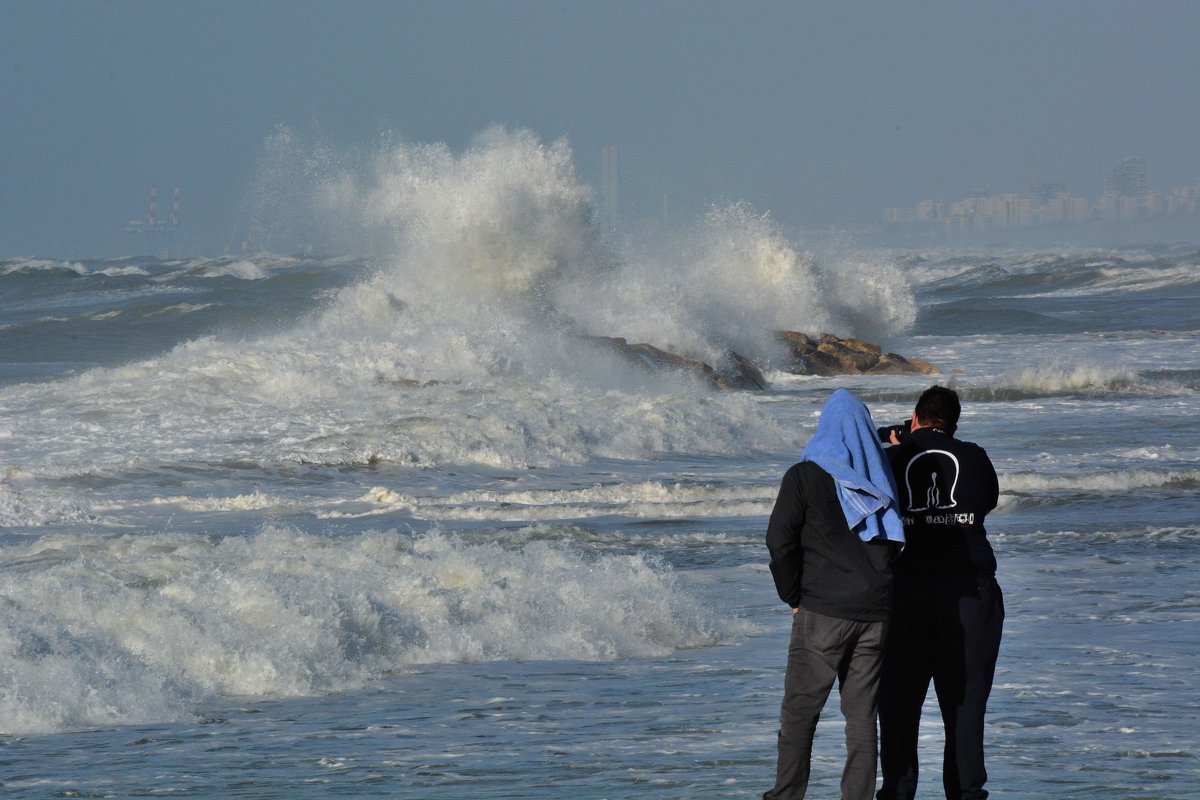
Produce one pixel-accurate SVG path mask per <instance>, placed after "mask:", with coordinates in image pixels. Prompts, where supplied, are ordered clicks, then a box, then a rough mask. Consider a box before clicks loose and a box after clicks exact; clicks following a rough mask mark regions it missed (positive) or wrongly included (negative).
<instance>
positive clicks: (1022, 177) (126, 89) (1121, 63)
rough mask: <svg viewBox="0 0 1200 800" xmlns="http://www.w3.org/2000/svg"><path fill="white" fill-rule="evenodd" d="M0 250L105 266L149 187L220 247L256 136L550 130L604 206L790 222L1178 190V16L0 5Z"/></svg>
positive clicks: (363, 137)
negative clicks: (1107, 190) (1125, 175)
mask: <svg viewBox="0 0 1200 800" xmlns="http://www.w3.org/2000/svg"><path fill="white" fill-rule="evenodd" d="M0 60H2V61H0V186H2V187H3V191H2V193H0V258H4V257H10V256H17V255H26V256H48V257H76V256H87V255H121V254H127V253H129V252H131V251H132V250H134V249H135V248H136V245H135V244H134V243H133V240H132V237H131V235H130V234H128V233H125V232H124V228H125V225H126V224H127V223H128V221H129V220H130V219H134V218H138V217H143V216H145V214H146V210H147V203H148V194H149V186H150V184H151V183H157V185H158V187H159V216H160V218H161V217H164V216H167V215H168V214H169V208H170V193H171V190H172V188H173V186H174V184H175V183H176V182H179V183H180V184H181V186H182V193H183V225H182V227H183V229H184V230H185V231H186V238H187V240H188V241H190V242H193V243H194V244H195V246H196V247H197V248H198V249H200V250H202V251H205V252H208V253H214V252H220V250H221V249H222V247H223V246H224V242H225V240H226V238H227V237H228V235H229V233H230V231H231V229H232V228H233V226H234V225H236V224H237V223H238V217H239V214H240V209H241V207H242V205H243V200H244V198H245V196H246V195H247V192H248V190H249V186H250V184H251V182H252V180H253V176H254V173H255V169H256V167H257V165H258V164H259V162H260V160H261V158H262V154H263V148H264V140H265V139H266V137H268V136H269V135H270V134H271V133H272V131H273V130H274V129H275V128H276V126H278V125H286V126H288V127H290V128H292V129H293V130H295V131H296V132H297V134H298V135H300V136H301V137H302V138H304V139H305V140H306V141H311V142H314V143H315V142H320V143H321V144H324V145H330V146H333V147H336V148H346V149H352V148H356V147H359V148H361V147H366V146H370V145H371V143H373V142H375V141H377V140H378V139H379V136H380V135H381V134H382V133H384V132H388V131H390V132H392V133H393V134H395V135H396V136H398V137H400V138H402V139H405V140H410V141H414V142H446V143H448V144H449V145H450V146H452V147H454V148H456V149H457V148H461V147H463V146H464V145H465V144H466V143H467V142H469V141H470V139H471V137H472V136H473V135H474V134H476V133H478V132H479V131H481V130H483V129H484V128H486V127H487V126H489V125H491V124H501V125H505V126H509V127H512V128H527V129H529V130H531V131H533V132H534V133H535V134H536V135H537V136H538V137H540V138H541V139H542V140H543V141H545V142H551V141H553V140H556V139H559V138H561V137H566V138H567V140H568V141H569V142H570V145H571V147H572V149H573V151H574V154H575V161H576V164H577V166H578V169H579V171H580V173H581V174H582V175H583V176H584V177H585V178H586V179H587V180H588V181H589V182H591V183H592V184H593V185H595V186H597V187H599V183H600V174H601V155H600V151H601V148H602V147H603V146H604V145H606V144H615V145H618V146H619V148H620V157H621V171H622V184H621V199H622V211H623V212H624V213H625V215H626V216H628V217H631V218H637V217H640V216H642V217H644V216H652V215H659V214H661V209H662V205H663V198H664V197H666V198H667V199H668V201H669V204H670V209H671V216H672V218H673V219H677V220H685V219H688V218H691V217H694V216H696V215H697V214H699V213H701V212H702V211H703V209H704V208H705V207H706V206H707V205H708V204H712V203H726V202H730V201H745V202H747V203H749V204H750V205H751V206H752V207H753V208H755V209H757V210H760V211H764V212H767V211H769V212H770V213H771V214H772V215H773V216H774V217H776V218H777V219H778V220H780V222H782V223H783V224H786V225H796V226H802V227H803V226H809V225H824V224H829V223H838V222H853V221H872V220H876V219H878V218H879V215H880V213H881V211H882V209H883V208H884V207H886V206H893V205H913V204H915V203H916V202H918V201H920V200H922V199H925V198H937V199H942V200H955V199H958V198H961V197H963V196H964V195H966V194H967V193H969V192H971V191H972V190H975V189H983V188H989V187H990V188H991V189H992V190H994V191H1020V190H1021V189H1023V188H1024V186H1025V185H1026V184H1027V183H1028V181H1029V180H1030V177H1031V176H1033V177H1035V178H1036V179H1037V180H1038V181H1041V182H1050V181H1060V182H1064V183H1066V184H1067V188H1068V189H1069V190H1070V191H1072V192H1073V193H1075V194H1080V195H1084V196H1087V197H1095V196H1097V195H1099V194H1100V193H1101V192H1102V191H1103V188H1104V186H1103V183H1104V177H1105V174H1106V173H1107V172H1108V171H1109V170H1110V169H1111V168H1112V167H1113V165H1115V164H1116V163H1118V162H1119V161H1121V160H1123V159H1125V158H1130V157H1138V156H1140V157H1144V158H1145V159H1146V160H1147V167H1148V178H1149V183H1150V186H1151V188H1158V189H1166V188H1170V187H1174V186H1180V185H1184V184H1195V182H1196V180H1197V178H1200V2H1196V1H1195V0H1180V1H1178V2H1176V1H1173V0H1156V1H1155V2H1150V1H1144V2H1132V0H1130V1H1125V0H1122V1H1120V2H1117V1H1116V0H1033V1H1032V2H1030V1H1027V0H1000V1H997V2H963V1H962V0H955V2H930V1H929V0H903V1H901V2H897V1H896V0H877V1H874V2H846V0H836V1H834V0H830V1H829V2H803V1H796V2H786V3H785V2H746V1H745V0H740V1H739V2H652V1H651V0H637V1H636V2H620V1H614V0H604V1H603V2H581V1H580V0H569V1H568V0H560V1H559V2H549V1H545V2H543V1H541V0H538V1H536V2H535V1H534V0H505V1H504V2H501V1H500V0H496V1H495V2H447V1H445V0H439V1H438V2H364V1H360V2H354V1H353V0H341V1H340V2H332V1H330V2H315V1H314V0H288V1H287V2H282V1H278V2H277V1H275V0H270V1H268V0H237V1H236V2H233V1H228V2H227V1H224V0H169V1H166V2H162V1H160V0H145V1H144V2H143V1H141V0H137V1H135V0H109V1H108V2H81V1H80V0H70V2H64V1H63V0H32V1H26V0H0Z"/></svg>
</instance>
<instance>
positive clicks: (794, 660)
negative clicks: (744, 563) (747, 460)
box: [763, 389, 904, 800]
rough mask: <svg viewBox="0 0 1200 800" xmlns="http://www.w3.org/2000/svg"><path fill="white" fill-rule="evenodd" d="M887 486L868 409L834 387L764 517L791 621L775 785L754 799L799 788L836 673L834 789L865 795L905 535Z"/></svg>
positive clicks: (852, 798)
mask: <svg viewBox="0 0 1200 800" xmlns="http://www.w3.org/2000/svg"><path fill="white" fill-rule="evenodd" d="M897 496H898V495H897V489H896V483H895V479H894V477H893V473H892V469H891V466H890V464H889V463H888V458H887V455H886V454H885V453H884V451H883V447H882V445H881V444H880V441H879V433H878V430H877V428H876V427H875V425H874V423H873V422H872V420H871V414H870V412H869V411H868V410H867V407H866V406H865V405H863V403H862V401H861V400H859V399H858V398H857V397H855V396H854V395H853V394H852V393H851V392H849V391H847V390H846V389H838V390H837V391H835V392H833V394H832V395H830V397H829V398H828V399H827V400H826V402H825V405H824V407H823V408H822V410H821V417H820V419H819V420H818V422H817V429H816V432H815V433H814V434H813V437H812V439H811V440H810V441H809V443H808V445H807V446H806V447H805V448H804V451H803V453H802V454H801V458H800V462H799V463H797V464H795V465H793V466H792V467H791V468H790V469H788V470H787V472H786V473H785V474H784V476H783V481H782V483H781V485H780V487H779V496H778V498H777V499H776V501H775V506H774V508H773V510H772V511H771V518H770V522H769V523H768V525H767V535H766V543H767V549H768V550H769V551H770V555H771V575H772V577H773V578H774V580H775V588H776V590H777V591H778V593H779V598H780V599H781V600H783V602H785V603H787V604H788V606H789V607H790V608H791V610H792V630H791V641H790V644H789V646H788V660H787V671H786V673H785V676H784V696H783V703H782V706H781V709H780V715H779V739H778V749H779V752H778V761H777V764H776V773H775V785H774V787H773V788H772V789H771V790H770V791H768V792H766V793H765V794H764V795H763V798H764V800H800V798H803V797H804V795H805V793H806V792H807V790H808V782H809V775H810V762H811V757H812V745H813V736H814V734H815V733H816V727H817V721H818V719H819V718H820V716H821V709H822V708H824V706H825V701H826V700H827V699H828V697H829V694H830V691H831V690H832V688H833V683H834V681H835V680H836V681H837V682H838V692H839V694H840V696H841V710H842V715H843V716H844V717H845V720H846V762H845V767H844V769H843V771H842V778H841V795H842V798H843V800H870V798H872V797H873V796H874V793H875V771H876V764H877V760H878V737H877V734H876V718H877V713H878V709H879V685H880V673H881V667H882V663H883V652H884V641H885V638H886V635H887V624H888V618H889V615H890V613H891V608H892V568H891V565H892V561H893V559H894V558H895V557H896V555H897V554H898V553H899V551H900V549H901V548H902V547H903V545H904V525H903V522H902V520H901V518H900V515H899V513H898V510H897V509H898V505H897Z"/></svg>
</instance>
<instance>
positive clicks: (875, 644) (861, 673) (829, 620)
mask: <svg viewBox="0 0 1200 800" xmlns="http://www.w3.org/2000/svg"><path fill="white" fill-rule="evenodd" d="M886 628H887V623H884V622H857V621H854V620H848V619H838V618H836V617H826V616H822V615H821V614H815V613H813V612H811V611H806V610H804V609H803V608H801V609H800V610H799V611H798V612H797V613H796V614H795V615H794V617H793V619H792V639H791V644H790V645H789V646H788V664H787V674H786V675H785V676H784V682H783V706H782V708H781V710H780V712H779V760H778V763H777V765H776V771H775V787H774V788H773V789H771V791H769V792H767V793H766V794H764V795H763V799H764V800H800V799H801V798H802V797H804V794H805V792H807V791H808V779H809V768H810V761H811V759H812V743H813V734H814V733H815V732H816V729H817V720H818V719H819V718H820V716H821V709H822V708H823V707H824V706H825V701H826V700H827V699H828V698H829V692H830V690H831V689H832V688H833V681H834V679H835V678H836V679H837V681H838V692H839V694H840V695H841V705H842V716H843V717H845V719H846V766H845V768H844V769H843V771H842V798H843V800H870V798H871V796H872V794H873V793H874V791H875V766H876V763H877V760H878V739H877V736H876V731H875V720H876V715H877V712H878V710H879V700H878V698H879V671H880V668H881V666H882V662H883V642H884V636H885V634H886Z"/></svg>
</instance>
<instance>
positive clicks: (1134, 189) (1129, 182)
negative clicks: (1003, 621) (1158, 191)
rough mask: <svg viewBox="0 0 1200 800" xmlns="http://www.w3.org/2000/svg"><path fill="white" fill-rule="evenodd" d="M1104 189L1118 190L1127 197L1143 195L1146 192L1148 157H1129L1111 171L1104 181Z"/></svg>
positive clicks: (1117, 191) (1109, 190)
mask: <svg viewBox="0 0 1200 800" xmlns="http://www.w3.org/2000/svg"><path fill="white" fill-rule="evenodd" d="M1104 191H1106V192H1116V193H1117V194H1119V195H1123V196H1125V197H1141V196H1142V195H1144V194H1146V159H1144V158H1127V159H1125V160H1124V161H1122V162H1121V163H1120V164H1118V165H1117V166H1115V167H1113V171H1112V172H1110V173H1109V175H1108V178H1106V179H1105V181H1104Z"/></svg>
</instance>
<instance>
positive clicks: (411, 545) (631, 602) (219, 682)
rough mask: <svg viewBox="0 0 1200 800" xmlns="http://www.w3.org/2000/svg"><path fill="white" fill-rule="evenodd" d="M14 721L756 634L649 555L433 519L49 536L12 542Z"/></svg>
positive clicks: (120, 713) (67, 726) (8, 591)
mask: <svg viewBox="0 0 1200 800" xmlns="http://www.w3.org/2000/svg"><path fill="white" fill-rule="evenodd" d="M0 567H3V569H0V581H2V582H3V591H0V597H3V598H5V599H4V600H3V601H2V602H3V604H4V613H3V615H0V674H3V675H5V676H6V678H5V684H6V685H5V690H4V691H2V692H0V733H4V734H22V733H45V732H53V731H63V730H77V729H85V728H91V727H97V726H107V725H115V724H135V723H147V722H161V721H168V720H178V719H184V718H187V717H188V716H189V715H190V714H193V713H195V709H196V708H197V706H198V704H200V703H203V702H209V701H211V700H212V699H213V698H217V697H222V696H231V695H237V696H250V697H278V696H307V695H316V694H321V693H325V692H337V691H343V690H347V689H350V688H354V687H357V686H361V685H363V684H364V683H366V682H368V681H370V680H371V679H373V678H376V677H378V676H380V675H384V674H395V673H398V672H403V670H404V669H405V668H407V667H412V666H415V665H419V664H430V663H460V662H471V661H485V660H487V661H490V660H508V659H538V660H560V659H566V660H614V659H622V658H641V657H662V656H664V655H667V654H669V653H671V652H673V651H676V650H679V649H682V648H691V647H699V646H708V645H712V644H715V643H718V642H720V641H723V640H725V639H726V638H728V637H730V636H734V635H738V634H739V633H742V632H745V630H747V628H746V624H745V623H742V622H740V621H738V620H736V619H732V618H728V617H723V616H721V615H720V614H716V613H714V612H713V610H712V609H711V608H710V607H708V606H707V605H706V604H705V603H703V602H701V599H700V598H698V597H695V596H693V595H692V593H691V591H689V590H688V589H687V588H686V587H684V586H681V585H680V584H679V582H678V581H677V580H676V578H675V577H674V575H673V573H672V572H671V571H670V570H669V569H667V568H665V567H664V566H662V565H661V564H659V563H657V562H656V561H654V560H653V559H651V558H648V557H644V556H641V555H636V554H634V555H593V556H585V555H583V554H581V553H580V552H578V551H577V550H575V549H573V548H572V547H570V546H569V545H567V544H566V543H563V542H554V541H546V540H531V541H527V542H525V543H524V544H521V545H520V546H516V547H504V546H501V545H500V544H496V543H471V542H467V541H464V540H462V539H460V538H458V537H454V536H450V535H445V534H441V533H433V534H428V535H423V536H416V537H412V536H404V535H401V534H397V533H383V532H374V533H368V534H363V535H360V536H356V537H352V538H344V539H340V538H326V537H320V536H312V535H306V534H301V533H297V532H295V531H291V530H287V529H281V528H268V529H265V530H263V531H262V532H261V533H259V534H256V535H253V536H246V537H227V538H222V539H205V538H200V537H194V536H184V535H174V534H156V535H149V534H147V535H140V536H121V537H116V538H106V537H100V536H95V535H86V534H78V535H74V536H57V537H56V536H48V537H43V538H41V539H39V540H38V541H37V542H35V543H32V544H28V545H21V546H10V547H5V548H0Z"/></svg>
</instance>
